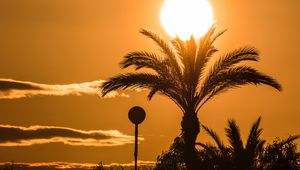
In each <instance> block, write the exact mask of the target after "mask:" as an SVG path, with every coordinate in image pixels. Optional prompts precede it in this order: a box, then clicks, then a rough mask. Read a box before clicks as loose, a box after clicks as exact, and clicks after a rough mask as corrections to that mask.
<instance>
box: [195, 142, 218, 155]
mask: <svg viewBox="0 0 300 170" xmlns="http://www.w3.org/2000/svg"><path fill="white" fill-rule="evenodd" d="M195 145H198V146H201V147H202V148H204V149H205V150H206V151H208V152H209V153H210V154H211V155H212V156H217V153H216V151H217V149H216V147H215V146H213V145H212V144H210V143H205V144H204V143H202V142H196V143H195Z"/></svg>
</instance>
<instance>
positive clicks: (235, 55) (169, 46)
mask: <svg viewBox="0 0 300 170" xmlns="http://www.w3.org/2000/svg"><path fill="white" fill-rule="evenodd" d="M140 32H141V33H142V34H143V35H145V36H146V37H148V38H150V39H152V40H153V41H154V42H155V43H156V44H157V45H158V46H159V47H160V49H161V51H162V55H157V54H155V53H152V52H147V51H137V52H131V53H129V54H127V55H126V56H125V57H124V59H123V61H122V62H121V63H120V64H121V67H122V68H127V67H129V66H135V68H136V70H139V69H141V68H147V69H151V70H152V71H154V73H152V72H135V73H126V74H121V75H117V76H115V77H112V78H110V79H109V80H108V81H106V82H105V83H103V85H102V86H101V88H102V95H103V96H105V95H106V94H107V93H109V92H111V91H113V90H117V89H123V90H124V89H127V88H145V89H149V90H150V92H149V94H148V99H149V100H150V99H151V98H152V97H153V96H154V95H155V94H156V93H157V92H159V93H161V94H162V95H165V96H167V97H168V98H170V99H171V100H172V101H173V102H174V103H176V104H177V106H178V107H179V108H180V109H181V110H182V112H183V118H182V121H181V127H182V133H181V136H182V137H183V139H184V142H185V163H186V166H187V168H188V169H189V170H190V169H195V165H194V163H193V162H195V160H196V153H197V152H196V149H195V141H196V138H197V135H198V133H199V132H200V126H199V120H198V117H197V113H198V111H199V109H200V108H201V107H202V106H203V105H204V104H205V103H206V102H207V101H208V100H209V99H211V98H212V97H214V96H215V95H218V94H220V93H222V92H224V91H226V90H228V89H231V88H235V87H240V86H242V85H246V84H255V85H257V84H265V85H269V86H271V87H274V88H276V89H277V90H281V86H280V84H279V83H277V82H276V80H274V79H273V78H271V77H269V76H267V75H265V74H262V73H260V72H258V71H256V70H255V69H254V68H251V67H249V66H240V65H239V66H238V65H236V64H238V63H240V62H241V61H246V60H251V61H258V58H259V57H258V51H257V50H256V49H255V48H253V47H243V48H239V49H237V50H234V51H232V52H229V53H227V54H226V55H224V56H222V57H220V58H215V57H213V54H214V53H215V52H217V49H216V48H215V47H214V45H213V44H214V42H215V40H216V39H217V38H218V37H219V36H220V35H222V34H223V33H224V32H225V31H221V32H217V31H216V27H215V26H212V27H211V28H210V30H209V31H208V32H207V33H206V34H205V35H204V36H203V37H202V38H201V39H200V40H199V42H198V44H197V42H196V40H195V39H194V37H193V36H191V38H190V40H187V41H182V40H181V39H179V38H178V37H177V38H174V39H172V41H170V42H169V41H166V40H164V39H162V38H161V37H160V36H159V35H158V34H156V33H154V32H151V31H148V30H144V29H142V30H141V31H140ZM211 58H213V59H217V60H216V61H214V62H213V64H212V66H209V64H208V63H209V61H210V60H211Z"/></svg>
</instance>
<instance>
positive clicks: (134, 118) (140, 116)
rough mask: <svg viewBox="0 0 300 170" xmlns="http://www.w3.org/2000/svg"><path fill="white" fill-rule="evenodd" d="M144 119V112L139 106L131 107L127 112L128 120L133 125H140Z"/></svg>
mask: <svg viewBox="0 0 300 170" xmlns="http://www.w3.org/2000/svg"><path fill="white" fill-rule="evenodd" d="M145 117H146V113H145V110H144V109H143V108H141V107H139V106H134V107H132V108H131V109H130V110H129V112H128V118H129V120H130V121H131V122H132V123H133V124H135V125H138V124H140V123H142V122H143V121H144V120H145Z"/></svg>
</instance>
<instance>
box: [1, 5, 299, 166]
mask: <svg viewBox="0 0 300 170" xmlns="http://www.w3.org/2000/svg"><path fill="white" fill-rule="evenodd" d="M163 2H164V1H163V0H126V1H125V0H109V1H104V0H103V1H97V0H89V1H80V0H65V1H61V0H43V1H40V0H20V1H17V0H2V1H0V88H1V89H0V90H1V91H0V117H1V119H0V132H3V134H8V133H4V132H8V130H14V131H15V132H17V131H18V132H19V131H22V130H26V129H27V130H28V129H30V128H31V129H35V130H33V131H45V129H46V130H48V131H49V133H48V134H49V135H48V136H44V138H47V139H49V138H51V137H53V136H55V135H52V136H51V134H57V133H59V134H63V135H61V138H59V139H53V140H52V139H51V140H46V141H45V143H43V144H35V143H34V141H32V140H28V141H25V142H27V144H28V142H29V143H30V142H31V143H30V144H29V146H23V145H21V144H20V143H19V144H18V143H17V144H16V143H15V145H12V146H6V145H4V144H3V143H4V142H3V141H1V139H0V154H1V155H5V157H2V156H1V157H0V162H5V161H11V160H15V161H17V162H51V161H62V162H78V163H82V162H85V163H97V162H99V161H101V160H102V161H104V162H105V163H112V162H118V163H127V162H131V161H132V160H133V144H132V140H131V136H132V135H133V134H134V133H133V130H134V129H133V125H132V124H131V123H130V122H129V120H128V118H127V111H128V110H129V108H131V107H132V106H134V105H140V106H142V107H144V108H145V110H146V112H147V117H146V120H145V122H144V123H143V124H142V125H141V126H140V135H141V136H142V137H143V140H141V141H140V146H139V147H140V150H139V151H140V152H139V158H140V159H141V160H147V161H154V160H155V159H156V157H157V155H159V154H160V153H161V151H162V150H165V149H167V148H168V146H169V145H170V144H171V143H172V141H173V139H174V137H175V136H176V135H178V134H179V132H180V120H181V116H182V113H181V112H180V110H179V109H178V108H177V107H176V105H175V104H173V103H172V102H171V101H169V100H168V99H167V98H166V97H162V96H155V97H154V98H153V100H152V101H150V102H148V101H147V100H146V92H130V91H126V92H124V93H122V92H120V93H118V94H113V95H112V96H110V98H100V97H99V96H98V95H97V92H98V91H97V89H96V87H97V86H98V85H99V83H101V82H102V80H106V79H108V78H109V77H111V76H113V75H116V74H118V73H121V72H126V70H121V69H120V68H119V65H118V63H119V62H120V60H121V59H122V57H123V56H124V55H125V54H126V53H128V52H130V51H135V50H143V49H145V50H154V51H157V48H156V47H155V46H154V44H153V43H152V42H151V41H149V40H148V39H147V38H145V37H144V36H142V35H140V34H139V29H140V28H146V29H151V30H153V31H155V32H157V33H160V34H161V35H162V36H164V37H165V38H169V37H168V35H167V34H166V33H165V32H164V30H163V28H162V26H161V24H160V19H159V14H160V8H161V6H162V4H163ZM210 3H211V5H212V9H213V11H214V16H215V19H216V23H217V25H218V26H219V27H220V28H222V29H228V30H227V32H226V33H225V34H224V35H223V36H221V37H220V38H219V39H218V41H217V44H216V45H217V46H218V48H219V49H220V52H219V53H218V54H224V53H226V52H228V51H230V50H233V49H235V48H237V47H241V46H244V45H253V46H255V47H257V48H258V49H259V51H260V52H261V61H260V62H259V63H255V64H254V65H253V66H254V67H256V68H258V69H259V70H260V71H262V72H264V73H267V74H269V75H272V76H273V77H274V78H276V79H277V80H278V81H279V82H280V83H281V84H282V86H283V91H282V92H280V93H279V92H277V91H275V90H274V89H272V88H270V87H265V86H259V87H255V86H246V87H243V88H240V89H234V90H231V91H229V92H227V93H224V94H222V95H220V96H218V97H216V98H214V99H213V100H212V101H210V102H209V103H207V104H206V106H205V107H203V108H202V110H200V112H199V119H200V122H202V123H203V124H205V125H207V126H209V127H211V128H213V129H215V130H216V131H217V132H218V133H219V134H220V135H221V136H222V138H223V139H224V140H225V135H224V130H223V128H224V127H225V126H226V121H227V119H229V118H235V119H236V120H237V122H238V124H239V125H240V128H241V131H242V134H243V136H244V137H246V134H247V133H248V130H249V128H250V126H251V124H252V122H254V121H255V120H256V119H257V118H258V116H262V119H263V120H262V127H263V128H264V131H263V137H264V138H266V139H267V140H268V141H269V142H271V141H272V140H273V139H274V138H275V137H277V136H278V137H282V138H285V137H287V136H288V135H290V134H299V132H300V125H299V120H300V114H299V113H300V107H299V105H300V91H299V88H300V79H299V73H300V64H299V63H300V49H299V39H300V32H299V30H300V20H299V18H300V12H299V11H300V1H298V0H287V1H281V0H264V1H261V0H251V1H250V0H243V1H240V0H227V1H219V0H210ZM195 22H197V21H195ZM127 71H128V70H127ZM16 88H17V89H16ZM11 89H14V91H13V93H12V91H10V92H9V90H11ZM16 96H17V97H16ZM8 125H9V126H8ZM35 125H38V126H35ZM32 126H34V127H32ZM92 130H95V131H92ZM110 130H114V131H110ZM20 133H22V132H20ZM90 133H95V134H97V135H96V136H98V137H95V139H94V140H96V141H98V142H100V143H102V144H103V145H101V146H100V145H99V146H98V145H97V146H95V145H94V142H95V141H85V140H83V139H87V138H88V137H89V135H90ZM35 135H36V133H35V132H32V133H31V137H32V136H35ZM116 136H118V137H119V138H121V139H122V141H123V142H124V143H117V140H118V139H119V138H117V137H116ZM6 137H7V138H13V139H15V140H16V139H17V137H16V136H10V135H7V136H6ZM26 137H28V138H30V136H26ZM64 139H70V141H71V144H70V143H63V142H66V140H64ZM78 139H80V140H78ZM57 140H58V141H57ZM82 140H83V141H82ZM198 140H204V141H206V140H207V139H206V136H205V135H204V134H203V133H201V134H200V136H199V139H198ZM74 141H75V142H74ZM72 142H73V143H72ZM114 142H115V143H114ZM1 143H2V144H1ZM74 143H75V144H74ZM86 143H88V144H89V145H88V146H84V144H86ZM105 143H106V144H107V145H105ZM116 143H117V144H116ZM11 144H13V142H11ZM31 144H32V145H31ZM76 144H77V145H76ZM74 145H76V146H74Z"/></svg>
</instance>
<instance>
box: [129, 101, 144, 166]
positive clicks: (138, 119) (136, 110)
mask: <svg viewBox="0 0 300 170" xmlns="http://www.w3.org/2000/svg"><path fill="white" fill-rule="evenodd" d="M145 117H146V113H145V110H144V109H143V108H141V107H139V106H134V107H132V108H131V109H130V110H129V112H128V118H129V120H130V121H131V122H132V123H133V124H134V126H135V131H134V137H135V140H134V170H137V158H138V126H139V124H140V123H142V122H143V121H144V120H145Z"/></svg>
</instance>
